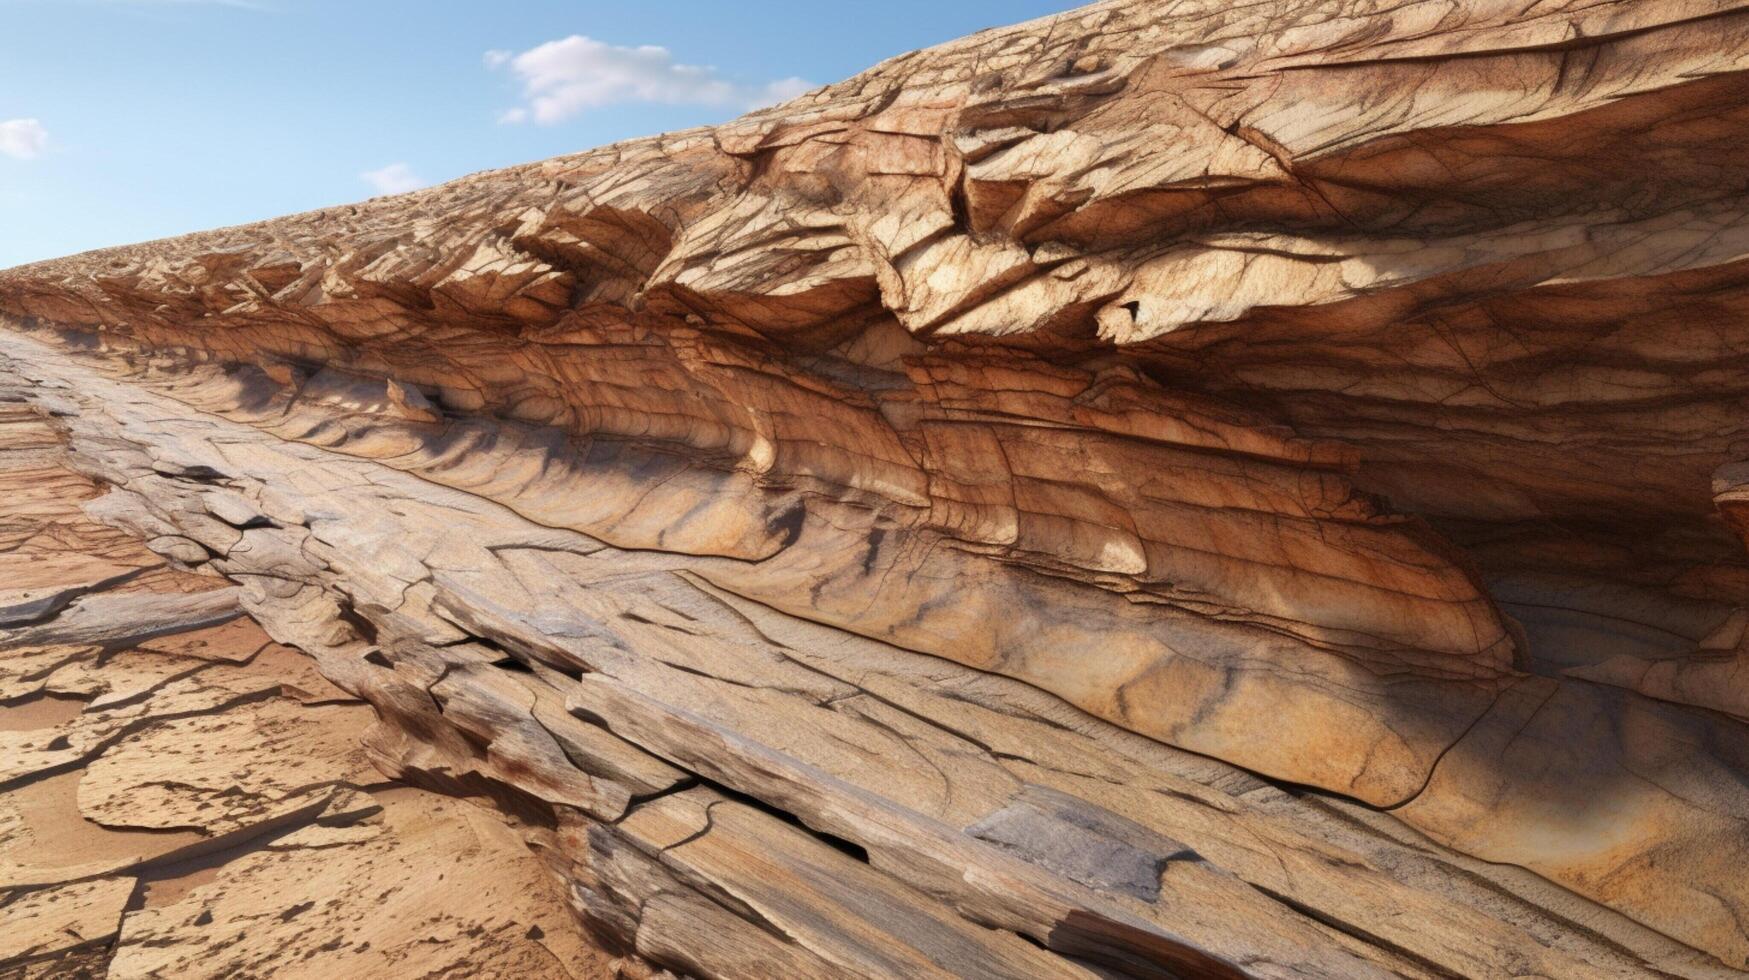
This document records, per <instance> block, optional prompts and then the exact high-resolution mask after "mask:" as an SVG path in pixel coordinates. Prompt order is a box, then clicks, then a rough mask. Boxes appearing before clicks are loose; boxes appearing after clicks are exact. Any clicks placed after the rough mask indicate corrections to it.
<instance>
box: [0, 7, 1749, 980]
mask: <svg viewBox="0 0 1749 980" xmlns="http://www.w3.org/2000/svg"><path fill="white" fill-rule="evenodd" d="M1740 8H1741V9H1740ZM1745 70H1749V4H1736V3H1728V2H1702V0H1640V2H1633V3H1628V2H1621V0H1616V2H1579V0H1570V2H1564V3H1563V2H1556V3H1546V4H1532V5H1529V6H1526V5H1523V4H1517V3H1514V4H1506V3H1495V2H1477V3H1468V4H1463V5H1452V4H1445V3H1440V4H1434V3H1411V4H1406V5H1404V4H1391V5H1386V4H1370V3H1354V2H1349V3H1311V2H1299V3H1290V2H1284V0H1273V2H1267V3H1261V4H1243V5H1235V4H1229V3H1225V2H1212V0H1211V2H1204V3H1195V2H1179V3H1141V2H1133V0H1126V2H1109V3H1103V4H1097V5H1095V6H1092V7H1087V8H1084V9H1082V10H1079V11H1075V12H1072V13H1069V14H1065V15H1062V16H1060V17H1056V18H1052V19H1048V20H1044V21H1038V22H1034V23H1030V24H1026V25H1021V26H1019V27H1015V28H1009V29H1003V30H997V31H991V32H986V33H984V34H980V35H976V36H974V37H972V38H968V39H966V40H964V41H960V42H956V43H954V44H950V45H946V46H943V47H941V48H937V49H933V50H930V51H925V52H920V53H915V54H911V55H906V56H903V57H900V58H897V59H894V60H892V61H890V62H887V63H885V64H883V65H880V66H878V67H876V68H874V69H872V70H871V71H869V72H867V73H864V74H863V75H859V76H857V77H855V78H852V79H850V80H848V81H846V82H843V83H840V84H838V85H834V86H830V87H828V88H825V89H821V90H819V91H817V92H815V93H811V94H809V95H806V96H803V97H802V98H800V99H798V100H796V101H794V102H791V103H788V104H786V105H783V106H780V107H777V108H774V109H770V110H765V111H763V112H759V113H755V114H753V115H751V116H747V117H744V118H743V119H740V120H737V121H735V122H733V123H730V124H727V125H724V126H721V127H717V128H715V129H707V130H695V131H688V132H683V133H678V134H672V135H668V136H662V137H657V138H652V139H648V140H641V141H634V142H630V143H625V144H620V145H616V146H612V147H608V148H605V149H601V150H596V151H592V152H589V153H583V154H579V155H576V156H571V157H564V158H559V159H555V160H550V161H546V162H544V163H539V164H533V165H529V166H526V167H521V168H516V169H512V170H505V171H498V172H494V173H488V174H482V175H479V176H475V177H470V178H466V179H463V180H460V181H456V182H454V183H451V184H447V185H444V186H442V187H438V188H433V189H431V190H428V191H422V192H418V193H415V194H411V195H406V196H402V197H396V198H386V199H378V200H375V201H371V202H368V203H365V204H361V205H357V206H353V207H343V208H335V209H329V210H326V211H320V212H313V213H310V214H305V215H298V216H294V217H289V218H283V219H278V220H275V221H269V222H265V223H262V224H258V225H251V226H247V227H242V228H234V229H225V230H221V231H215V232H208V233H203V234H199V235H193V236H188V237H185V238H180V239H174V240H170V241H164V242H157V243H151V244H147V245H140V246H133V247H128V248H121V249H114V250H109V251H104V252H95V253H89V254H86V255H81V256H75V257H72V258H69V259H64V260H59V261H55V262H48V263H42V264H38V265H34V266H27V267H23V268H20V269H15V270H12V271H10V272H5V273H0V314H3V315H4V316H5V317H6V318H7V323H8V324H9V325H10V326H11V327H13V328H14V329H13V331H12V332H10V333H8V334H6V335H4V336H3V337H0V355H4V356H5V358H6V359H7V364H8V367H7V368H6V370H7V371H8V372H10V375H11V377H13V378H14V379H15V382H14V383H16V384H17V385H19V386H20V389H21V390H23V391H26V394H25V395H23V396H21V397H25V398H27V399H28V400H29V401H30V402H31V403H33V404H35V405H37V406H39V407H40V408H41V409H42V410H43V411H49V412H53V413H54V414H56V415H57V417H58V421H57V425H58V426H59V427H60V428H61V429H62V430H64V433H65V437H66V438H67V439H68V440H69V442H70V446H71V452H72V453H73V458H74V459H76V460H77V461H78V465H79V466H80V467H81V469H82V470H83V471H84V472H86V473H88V474H89V475H90V476H91V477H93V478H95V479H97V480H99V481H101V482H103V483H106V484H109V485H111V487H112V489H111V491H110V492H109V493H108V494H107V495H106V496H104V497H102V498H100V499H98V500H96V501H94V502H93V503H91V504H89V505H87V507H86V511H87V512H88V513H89V514H90V516H91V517H92V518H93V519H94V520H97V521H102V522H104V523H105V524H108V525H111V526H113V527H116V528H121V529H124V530H126V531H129V532H131V533H132V534H134V535H135V536H137V537H139V538H141V539H143V540H145V541H146V542H147V545H148V546H149V547H150V548H151V549H152V551H154V552H156V553H157V554H158V555H160V556H163V558H164V559H165V560H167V561H169V562H172V563H173V564H174V565H175V566H177V567H178V568H181V569H187V570H198V571H204V572H209V573H213V574H216V575H219V576H223V577H225V578H228V579H230V580H231V581H233V582H235V583H237V585H238V586H239V587H240V589H241V592H240V597H241V598H240V602H241V604H242V607H243V608H244V609H246V610H247V611H248V612H249V613H250V614H251V615H252V616H253V617H254V618H255V620H257V621H258V622H259V623H260V624H261V626H262V627H263V628H264V629H266V631H267V632H268V634H269V635H271V636H272V637H273V638H274V639H275V640H276V641H278V642H279V643H282V644H287V645H289V646H291V647H295V648H297V649H300V650H303V651H305V652H307V653H308V654H309V655H310V656H311V657H313V658H314V661H315V663H316V665H317V667H318V668H319V669H320V671H321V674H322V676H323V677H325V678H326V681H327V682H329V683H332V684H334V685H336V686H337V687H338V688H339V689H340V690H343V691H345V692H347V693H348V694H349V695H350V696H352V697H356V698H359V699H362V700H364V701H366V702H369V704H370V705H371V706H373V707H374V708H375V709H376V717H377V722H376V724H375V726H374V727H373V728H372V730H371V732H370V733H369V735H368V736H367V738H366V744H367V745H368V746H369V752H370V757H371V759H372V761H373V762H375V763H376V765H377V767H379V768H380V769H381V770H383V771H384V772H385V773H387V774H388V775H390V776H393V777H396V778H400V779H405V780H409V781H412V782H414V783H417V784H421V785H425V786H428V787H431V788H434V789H438V790H444V791H449V792H464V791H465V792H469V793H471V794H473V795H476V796H480V795H486V796H493V795H494V794H495V796H496V798H497V799H498V804H499V806H501V807H502V808H505V810H506V812H515V813H516V814H518V819H519V820H521V821H522V822H523V828H524V832H525V837H526V838H527V839H528V840H529V841H530V843H531V844H532V845H533V846H535V848H536V850H537V852H538V853H539V854H540V856H541V857H542V858H543V859H544V861H545V863H546V865H547V867H548V868H549V870H550V871H551V872H552V873H553V874H554V875H556V876H557V878H558V880H559V881H560V882H561V883H562V884H563V885H564V886H565V887H566V889H567V890H568V894H569V896H570V899H571V903H572V904H573V905H574V907H575V909H576V910H577V911H578V912H579V913H580V915H581V917H582V920H583V921H584V922H585V923H586V924H587V925H588V926H589V927H590V928H591V930H592V931H593V932H594V934H595V936H596V937H597V938H598V940H599V941H600V942H602V943H603V944H605V945H606V946H607V947H608V948H610V949H613V950H615V951H618V952H624V953H636V954H638V955H639V956H641V957H642V958H643V959H644V960H647V961H649V962H651V963H654V964H656V965H657V966H658V967H660V968H666V969H671V970H674V971H676V972H680V973H692V974H698V975H712V976H717V975H720V976H743V975H783V976H809V975H821V976H837V975H862V976H899V975H903V976H922V975H928V974H930V973H931V972H932V971H934V972H939V973H943V974H948V975H980V976H982V975H988V976H1056V975H1064V976H1077V975H1079V976H1089V975H1098V974H1097V973H1096V972H1095V971H1107V972H1109V971H1116V972H1117V973H1119V974H1134V975H1143V976H1146V975H1162V974H1172V973H1178V974H1188V975H1199V976H1200V975H1211V976H1234V975H1256V976H1280V977H1289V976H1292V977H1303V976H1327V977H1345V978H1346V977H1356V976H1364V975H1374V974H1379V975H1391V974H1402V975H1411V976H1419V975H1452V974H1456V975H1462V976H1527V975H1539V976H1558V977H1565V976H1608V975H1620V976H1636V975H1643V974H1645V973H1647V972H1652V971H1662V972H1664V973H1668V974H1675V975H1682V976H1709V975H1724V974H1726V973H1728V972H1730V971H1732V970H1739V969H1743V968H1745V967H1746V966H1749V935H1746V933H1745V923H1746V922H1749V876H1745V875H1744V874H1743V873H1742V869H1743V868H1744V867H1745V866H1749V823H1746V821H1749V784H1746V776H1749V727H1746V724H1749V722H1746V719H1749V671H1746V670H1745V664H1746V662H1749V640H1746V636H1749V561H1745V557H1746V556H1745V552H1744V537H1743V535H1744V534H1746V533H1749V530H1746V529H1749V425H1746V423H1749V416H1746V415H1745V408H1746V405H1745V402H1746V400H1749V365H1746V364H1745V356H1744V355H1745V352H1746V351H1749V320H1746V319H1745V315H1746V314H1749V264H1745V262H1744V261H1743V260H1744V259H1745V257H1746V256H1749V221H1746V220H1745V216H1744V210H1745V208H1749V153H1746V152H1745V151H1746V150H1749V145H1745V144H1749V75H1746V74H1745ZM73 550H74V551H75V552H77V550H78V549H73ZM109 571H110V570H109V569H104V570H103V572H104V573H106V574H107V573H108V572H109ZM92 574H94V575H95V574H98V572H97V571H93V573H92ZM23 601H30V602H35V601H40V598H28V599H27V600H21V602H23ZM31 608H32V609H35V608H36V607H31ZM31 615H39V613H36V612H33V613H32V614H31ZM40 615H55V612H54V611H51V612H50V613H48V614H40ZM25 629H26V630H28V627H26V628H25ZM19 635H20V637H21V639H19V640H18V642H19V643H30V642H35V641H33V640H30V639H29V634H28V632H25V633H21V634H19ZM98 677H99V681H101V680H102V677H101V672H99V675H98ZM44 751H49V750H48V749H44ZM54 751H62V752H65V751H67V748H66V747H65V746H63V747H62V748H60V749H57V750H54ZM139 754H140V757H141V761H139V762H137V763H133V764H132V765H135V766H149V765H161V764H165V762H164V760H165V759H166V755H165V754H164V752H161V751H157V750H153V749H151V748H150V747H143V748H141V749H140V750H139ZM288 764H289V763H288ZM128 765H130V764H128V763H123V762H118V763H116V767H117V768H118V770H119V769H126V768H128ZM118 778H119V777H118ZM142 778H145V777H142ZM118 791H119V789H118ZM104 805H105V804H103V803H102V802H101V801H99V800H97V799H95V798H94V799H93V802H92V803H91V806H92V807H93V808H96V809H97V810H99V811H100V810H101V808H102V807H103V806H104ZM114 805H119V804H114ZM530 814H532V815H533V816H530ZM92 901H97V899H92ZM72 902H73V900H72V899H69V900H68V903H62V904H69V903H72ZM124 940H125V933H124ZM643 968H644V967H643V966H642V964H641V963H640V964H639V969H643Z"/></svg>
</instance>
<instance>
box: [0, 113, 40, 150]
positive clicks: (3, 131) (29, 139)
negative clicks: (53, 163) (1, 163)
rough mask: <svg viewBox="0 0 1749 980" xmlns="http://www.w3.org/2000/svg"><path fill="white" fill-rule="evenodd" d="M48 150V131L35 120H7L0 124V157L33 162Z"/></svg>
mask: <svg viewBox="0 0 1749 980" xmlns="http://www.w3.org/2000/svg"><path fill="white" fill-rule="evenodd" d="M48 148H49V131H48V130H47V129H44V128H43V124H42V123H41V122H39V121H38V120H35V119H8V120H6V121H5V122H0V156H9V157H11V158H13V159H14V160H35V159H36V158H37V157H40V156H42V155H43V151H44V150H46V149H48Z"/></svg>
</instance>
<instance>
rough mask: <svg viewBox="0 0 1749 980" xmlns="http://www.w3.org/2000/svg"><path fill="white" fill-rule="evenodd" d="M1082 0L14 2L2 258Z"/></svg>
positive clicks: (600, 119)
mask: <svg viewBox="0 0 1749 980" xmlns="http://www.w3.org/2000/svg"><path fill="white" fill-rule="evenodd" d="M1077 5H1079V4H1078V2H1077V0H881V2H877V3H863V2H844V0H756V2H744V3H735V2H729V0H717V2H706V0H644V2H642V3H639V2H638V0H614V2H596V0H574V2H569V3H566V2H560V0H498V2H487V0H0V268H4V267H7V266H11V265H15V264H18V263H22V262H28V261H33V260H36V259H41V258H49V257H53V256H57V255H65V254H69V253H72V252H77V251H83V250H85V249H89V248H98V247H102V246H105V245H118V244H123V243H127V242H134V241H142V240H145V239H150V238H158V237H162V236H166V235H174V234H179V233H182V232H188V231H196V230H199V229H202V228H209V227H214V226H217V225H227V224H236V223H239V222H243V221H251V220H255V219H257V218H267V217H272V216H274V215H277V214H284V213H287V212H292V211H301V210H305V209H308V208H315V207H322V206H325V205H330V204H338V203H343V202H347V201H354V200H360V199H363V198H366V197H370V196H372V195H374V194H376V193H380V192H382V191H383V190H395V189H405V188H410V187H412V186H414V185H416V184H419V183H435V182H438V181H442V180H447V179H449V178H452V177H458V176H461V175H462V174H466V173H472V172H473V171H476V170H484V169H489V168H492V167H502V166H508V165H510V164H515V163H522V162H526V161H529V160H537V159H541V158H544V157H549V156H555V155H557V154H560V153H568V152H572V151H575V150H582V149H587V148H589V147H592V146H599V145H601V144H603V143H610V142H613V141H615V140H619V139H625V138H627V137H632V136H641V135H646V134H649V133H656V132H662V131H664V130H670V129H678V128H681V127H685V126H694V125H699V124H702V123H711V122H718V121H721V120H724V119H728V118H732V117H733V116H735V115H738V114H739V113H740V112H742V111H744V110H745V109H746V108H747V107H748V106H749V105H751V104H755V103H758V102H761V101H765V100H770V99H775V98H777V97H780V96H783V95H786V94H788V93H790V92H793V91H795V90H796V89H798V88H801V87H802V85H803V83H813V84H823V83H826V82H831V81H837V80H838V79H840V78H843V77H845V76H847V75H851V74H854V73H855V72H857V71H860V70H861V69H863V68H866V67H868V66H869V65H872V64H874V63H875V62H877V61H880V60H881V59H883V58H887V57H890V56H892V55H896V54H900V53H902V52H904V51H908V50H911V49H913V48H919V47H926V46H928V45H931V44H936V43H939V42H941V41H946V40H949V39H951V38H955V37H959V36H961V35H964V34H968V33H971V32H972V31H975V30H979V29H981V28H985V27H994V26H997V25H1001V24H1007V23H1014V22H1017V21H1022V20H1027V19H1030V18H1032V17H1037V16H1042V15H1044V14H1049V13H1055V12H1058V11H1061V10H1066V9H1069V8H1071V7H1074V6H1077Z"/></svg>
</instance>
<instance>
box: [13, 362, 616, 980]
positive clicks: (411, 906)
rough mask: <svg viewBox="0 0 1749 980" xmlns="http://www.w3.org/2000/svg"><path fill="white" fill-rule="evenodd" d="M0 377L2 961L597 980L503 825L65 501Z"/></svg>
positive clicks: (38, 970)
mask: <svg viewBox="0 0 1749 980" xmlns="http://www.w3.org/2000/svg"><path fill="white" fill-rule="evenodd" d="M30 387H34V386H29V387H27V386H26V385H25V384H23V383H22V379H20V378H19V377H18V376H17V375H16V374H13V373H12V372H10V371H7V372H0V494H3V495H4V500H5V505H4V507H3V509H0V512H3V516H0V570H3V572H4V581H5V583H6V589H5V590H4V591H0V977H4V978H7V980H23V978H48V977H55V978H74V977H112V978H117V980H119V978H123V977H185V978H198V977H213V978H220V977H225V978H229V977H240V976H286V977H291V976H311V977H316V976H327V977H332V976H434V975H444V974H450V975H455V974H463V973H465V974H466V975H469V976H483V977H502V978H518V980H521V978H542V980H565V978H590V980H594V978H598V977H600V978H605V977H610V976H614V975H615V965H616V964H615V963H614V961H613V958H612V957H611V956H610V955H609V954H607V953H605V952H602V951H601V950H599V949H598V948H597V947H596V946H595V945H594V943H592V942H591V941H590V940H589V939H588V937H587V936H586V935H585V934H584V932H583V930H582V929H581V928H580V924H579V923H578V922H577V921H576V919H575V918H574V917H573V916H571V915H569V914H568V913H567V911H566V910H565V908H564V903H563V898H562V897H561V893H560V891H559V889H557V888H555V887H554V885H553V883H552V882H551V880H550V877H549V876H547V875H546V874H544V873H543V871H542V869H541V867H540V864H539V862H538V861H536V860H535V859H533V858H532V857H531V856H529V855H528V853H527V852H526V849H525V848H524V847H523V845H522V840H521V836H520V835H519V834H518V833H517V832H516V830H515V828H514V827H513V826H507V825H506V821H505V820H503V819H501V818H498V817H495V816H493V815H491V814H489V813H488V812H487V811H485V810H482V809H481V808H478V807H474V806H470V805H469V804H467V803H462V802H459V801H456V800H453V799H450V798H449V797H446V796H443V795H438V794H434V793H431V792H427V791H421V790H417V789H414V788H412V787H408V786H404V785H395V784H393V783H390V782H388V781H386V780H385V779H384V778H383V777H382V776H381V774H380V773H378V772H377V771H376V769H375V768H374V767H373V766H372V765H371V764H370V761H369V759H368V758H367V757H366V754H365V752H364V749H363V746H362V744H361V737H362V736H363V735H364V733H365V732H367V731H368V729H369V728H370V726H371V724H372V723H373V714H372V712H371V710H370V708H369V707H368V706H367V705H365V704H364V703H363V702H362V701H359V700H358V699H357V698H355V697H352V696H350V695H348V694H346V692H344V691H342V690H340V689H339V688H336V687H335V686H334V685H333V684H331V683H330V682H328V681H327V680H326V679H324V678H323V676H322V675H321V673H320V672H319V671H318V670H317V669H316V666H315V663H314V661H313V660H311V658H309V657H308V656H306V655H304V654H303V653H301V652H299V651H297V650H295V649H292V648H290V647H286V646H283V645H281V644H277V643H275V642H273V640H272V639H270V638H269V637H268V636H267V634H266V633H264V632H263V631H262V629H261V627H260V626H259V625H257V624H256V623H255V622H254V621H253V620H251V619H249V618H248V617H247V616H245V615H243V613H242V610H241V608H240V605H239V590H238V589H237V588H236V587H235V586H231V585H228V584H227V583H226V582H224V580H222V579H219V578H215V577H211V576H202V575H195V574H191V573H189V572H186V571H180V570H178V569H177V568H175V567H173V566H172V564H171V562H169V561H166V560H165V559H164V558H162V557H160V556H159V555H156V554H153V553H152V552H151V551H149V550H148V549H147V548H146V547H145V545H144V544H143V543H142V542H140V541H139V540H138V539H137V538H135V537H133V536H131V535H128V534H126V533H124V532H122V531H119V530H117V529H115V528H112V527H108V526H105V525H103V524H99V523H97V522H96V521H94V520H93V519H92V518H91V517H90V516H88V515H86V514H85V513H84V512H83V510H82V504H84V503H86V502H89V501H92V500H96V499H101V498H102V497H103V490H102V489H101V488H99V487H98V486H95V485H94V484H93V483H92V482H91V481H90V480H89V479H88V478H86V477H84V476H82V475H80V474H78V473H76V472H74V471H73V470H71V469H69V468H68V465H67V464H68V462H69V461H68V460H67V458H66V456H65V447H64V445H63V438H62V436H63V432H62V431H61V430H60V428H59V427H58V426H57V424H56V423H55V421H54V419H53V416H52V414H51V413H50V412H49V411H47V410H46V406H44V405H43V404H42V393H41V392H40V390H39V391H31V390H30Z"/></svg>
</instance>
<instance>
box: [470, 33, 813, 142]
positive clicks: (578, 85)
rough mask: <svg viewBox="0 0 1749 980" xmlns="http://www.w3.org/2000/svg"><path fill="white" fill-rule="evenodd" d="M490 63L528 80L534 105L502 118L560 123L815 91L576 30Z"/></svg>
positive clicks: (493, 57) (796, 81)
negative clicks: (608, 113) (645, 105)
mask: <svg viewBox="0 0 1749 980" xmlns="http://www.w3.org/2000/svg"><path fill="white" fill-rule="evenodd" d="M485 63H486V67H487V68H489V69H493V70H497V69H501V68H505V67H508V68H509V70H510V71H511V73H512V74H514V75H515V76H516V77H517V78H519V79H521V81H522V89H523V97H524V99H525V100H526V104H525V105H522V106H517V107H516V108H513V109H507V110H505V111H504V112H503V113H501V114H500V115H499V117H498V119H499V121H500V122H506V123H520V122H527V121H529V120H531V119H532V120H533V121H535V122H537V123H546V124H551V123H556V122H561V121H563V120H566V119H569V118H571V117H572V116H575V115H577V114H578V113H581V112H584V111H587V110H589V109H599V108H601V107H603V106H610V105H617V104H621V103H627V102H650V103H660V104H664V105H712V106H729V107H735V108H741V109H753V108H758V107H760V106H766V105H772V104H774V103H777V102H782V101H785V100H787V99H792V98H795V97H796V96H798V95H800V94H802V93H803V92H806V91H808V90H809V89H811V88H813V86H812V85H811V84H809V83H808V82H805V81H803V80H802V79H800V78H785V79H782V80H779V81H774V82H769V83H767V84H764V85H754V86H749V85H744V84H741V83H738V82H734V81H731V80H729V79H726V78H724V77H722V74H721V73H720V72H718V71H717V69H715V68H713V67H710V66H708V65H688V64H683V63H681V62H679V61H676V60H674V54H673V52H671V51H669V50H668V49H667V48H664V47H661V46H659V45H654V44H644V45H639V46H638V47H624V46H621V45H617V44H607V43H606V42H603V41H597V40H595V39H594V38H590V37H584V36H583V35H581V34H573V35H571V36H570V37H567V38H563V39H561V40H558V41H548V42H547V43H545V44H542V45H539V46H538V47H533V48H530V49H528V50H527V51H524V52H522V53H520V54H518V53H515V52H511V51H488V52H486V55H485Z"/></svg>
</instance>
